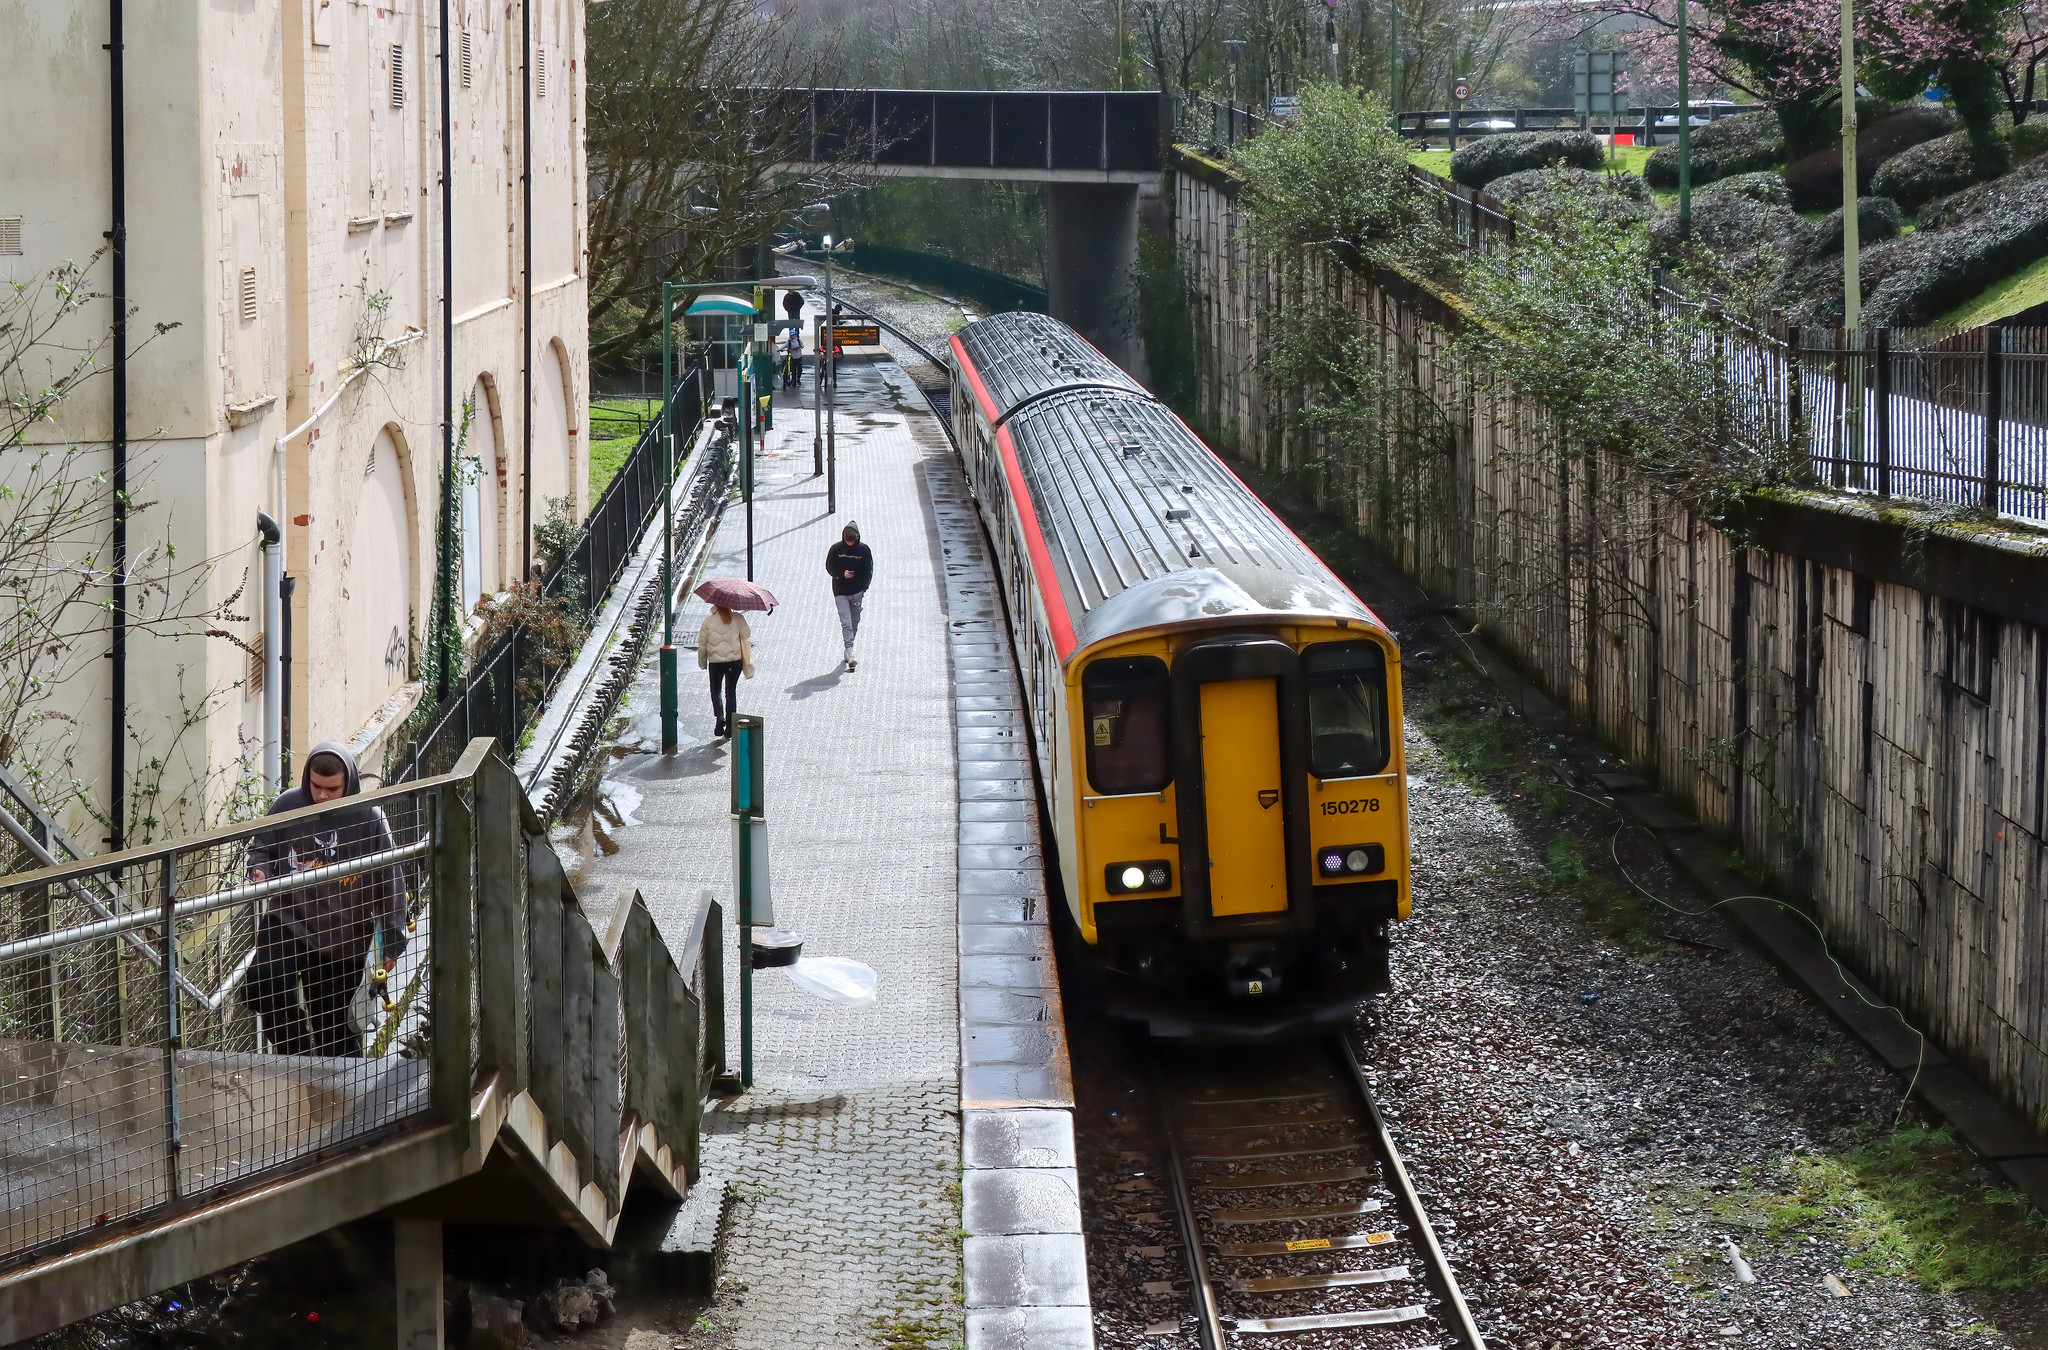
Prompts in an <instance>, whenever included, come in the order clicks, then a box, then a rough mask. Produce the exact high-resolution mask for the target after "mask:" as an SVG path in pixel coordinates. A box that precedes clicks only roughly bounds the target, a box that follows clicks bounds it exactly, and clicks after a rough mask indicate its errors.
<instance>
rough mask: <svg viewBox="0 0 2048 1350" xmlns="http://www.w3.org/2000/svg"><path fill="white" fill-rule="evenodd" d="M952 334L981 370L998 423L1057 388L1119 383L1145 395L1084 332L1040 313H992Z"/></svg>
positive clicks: (1109, 386)
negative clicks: (1081, 333) (1076, 330)
mask: <svg viewBox="0 0 2048 1350" xmlns="http://www.w3.org/2000/svg"><path fill="white" fill-rule="evenodd" d="M956 336H957V337H958V338H959V340H960V345H961V346H962V347H963V348H964V349H965V350H966V352H967V357H968V359H969V360H970V361H972V362H973V363H974V368H975V370H977V371H978V372H980V374H981V380H982V387H983V388H984V389H985V390H986V391H987V393H988V396H989V399H990V401H991V402H993V403H994V404H995V411H994V412H993V413H991V414H990V417H991V420H993V421H994V422H995V423H996V424H997V425H998V426H1000V425H1001V424H1002V423H1003V422H1004V420H1005V419H1007V418H1008V417H1009V416H1010V415H1011V414H1012V413H1014V412H1016V411H1017V410H1018V409H1019V408H1021V407H1023V406H1024V405H1026V404H1028V403H1030V402H1031V401H1032V400H1033V399H1036V398H1042V397H1044V396H1045V395H1046V394H1049V393H1052V392H1054V391H1057V390H1061V389H1084V388H1085V389H1121V390H1124V391H1125V392H1127V393H1132V394H1137V395H1139V396H1140V397H1150V395H1148V394H1147V393H1146V392H1145V386H1144V385H1142V384H1139V383H1138V382H1137V381H1136V380H1134V379H1132V378H1131V377H1130V376H1129V375H1127V374H1125V373H1124V371H1123V370H1122V368H1121V367H1119V366H1118V365H1117V364H1116V363H1115V362H1114V361H1111V360H1110V359H1109V358H1108V357H1106V356H1104V355H1103V354H1102V353H1101V352H1099V351H1097V350H1095V348H1094V347H1093V346H1091V345H1090V344H1089V342H1088V340H1087V339H1086V338H1083V337H1082V336H1081V335H1080V334H1079V333H1076V332H1075V331H1074V330H1073V329H1071V328H1069V327H1067V326H1066V325H1065V324H1063V323H1061V322H1060V321H1059V320H1058V319H1054V318H1049V317H1047V316H1046V315H1044V314H1034V313H1030V312H1028V311H1023V310H1018V311H1013V312H1010V313H1005V314H994V315H991V316H989V317H988V318H986V319H981V320H977V321H976V322H974V323H971V324H969V325H967V326H966V327H965V328H962V329H961V330H960V331H959V333H958V334H957V335H956Z"/></svg>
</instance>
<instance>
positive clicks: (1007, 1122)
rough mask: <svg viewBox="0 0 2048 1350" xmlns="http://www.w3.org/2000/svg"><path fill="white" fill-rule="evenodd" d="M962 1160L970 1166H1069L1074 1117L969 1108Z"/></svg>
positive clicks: (964, 1126) (1071, 1153) (1055, 1112)
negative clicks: (972, 1109) (973, 1109)
mask: <svg viewBox="0 0 2048 1350" xmlns="http://www.w3.org/2000/svg"><path fill="white" fill-rule="evenodd" d="M961 1161H963V1162H964V1163H965V1164H966V1165H967V1166H968V1167H969V1168H975V1167H1066V1168H1071V1167H1073V1166H1074V1165H1075V1154H1074V1117H1073V1115H1072V1113H1071V1112H1067V1111H970V1112H968V1113H967V1118H966V1121H965V1122H964V1125H963V1136H962V1144H961Z"/></svg>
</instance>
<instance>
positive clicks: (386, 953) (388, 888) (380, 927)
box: [248, 741, 411, 1056]
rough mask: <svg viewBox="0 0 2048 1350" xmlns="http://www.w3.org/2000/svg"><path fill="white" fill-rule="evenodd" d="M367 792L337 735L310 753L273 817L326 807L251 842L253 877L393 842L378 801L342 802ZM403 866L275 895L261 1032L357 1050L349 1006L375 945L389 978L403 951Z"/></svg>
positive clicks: (256, 990) (260, 930)
mask: <svg viewBox="0 0 2048 1350" xmlns="http://www.w3.org/2000/svg"><path fill="white" fill-rule="evenodd" d="M361 791H362V779H361V777H360V776H359V775H358V774H357V772H356V760H355V756H354V755H352V754H350V753H349V749H348V747H347V746H345V745H343V744H341V743H340V742H339V741H322V742H320V743H319V744H318V745H316V746H314V747H313V752H312V753H311V754H309V755H307V756H306V765H305V769H304V770H303V772H302V774H301V776H300V779H299V785H298V786H297V787H295V788H292V789H290V790H288V791H286V792H282V793H279V794H278V797H277V800H276V801H274V802H272V803H271V804H270V810H269V812H268V814H269V815H273V816H275V815H282V814H284V813H285V812H288V811H296V810H298V809H300V808H301V807H307V806H327V807H328V808H329V809H328V810H325V811H322V812H320V813H319V814H317V815H309V816H306V817H304V818H302V819H299V820H295V821H287V822H284V823H282V824H279V825H278V826H276V827H275V828H274V829H271V830H267V831H265V832H264V833H262V834H259V835H257V836H256V837H255V838H254V839H253V840H251V841H250V844H249V863H248V869H249V879H250V880H251V881H273V880H277V879H280V878H283V877H288V876H291V875H293V874H295V873H299V872H308V871H312V870H313V869H315V868H329V867H333V866H335V865H336V864H340V863H348V862H351V861H354V860H356V859H360V858H366V857H369V856H371V855H373V854H377V853H383V852H388V851H389V850H391V849H394V848H396V847H397V844H396V843H395V842H394V841H393V839H392V835H391V822H390V821H389V820H388V819H386V817H385V815H384V812H383V810H382V809H381V808H380V807H376V806H368V805H359V806H353V807H350V806H340V807H336V806H334V805H333V803H335V802H338V801H340V800H342V799H343V798H347V797H353V796H355V795H357V794H358V793H360V792H361ZM406 891H407V887H406V873H405V869H404V867H403V866H401V865H399V864H395V863H385V864H382V865H379V866H374V867H366V868H363V869H362V870H360V871H354V872H340V873H336V874H330V875H328V876H325V877H323V878H321V879H320V880H318V881H315V882H312V883H310V884H308V885H305V886H301V887H298V888H295V889H292V890H288V891H284V892H281V893H279V894H276V895H272V896H270V897H269V898H268V900H267V901H266V902H265V905H264V910H263V915H262V917H261V918H260V919H258V920H257V924H256V959H255V961H254V963H253V964H251V966H250V968H249V984H248V989H249V1002H250V1005H251V1006H252V1007H253V1008H254V1009H255V1010H256V1012H257V1013H258V1015H260V1016H261V1017H262V1019H263V1036H264V1039H265V1040H266V1041H268V1042H269V1043H270V1047H271V1049H272V1051H273V1052H275V1053H277V1054H284V1055H340V1056H356V1055H361V1054H362V1052H363V1046H362V1037H361V1035H360V1034H359V1033H358V1032H357V1031H356V1029H355V1028H353V1027H351V1026H350V1025H349V1004H350V1002H351V1001H352V1000H353V999H354V998H355V994H356V989H357V988H358V987H359V986H360V985H361V984H362V982H363V975H364V970H363V966H364V960H365V958H366V957H369V956H371V955H372V954H373V953H372V944H373V943H374V944H375V952H374V958H375V966H376V969H377V971H378V973H379V975H380V976H382V975H388V974H390V972H391V968H392V967H393V966H394V965H396V964H397V963H398V958H399V956H400V955H401V954H403V953H404V951H405V944H406V930H407V928H408V926H409V925H410V922H411V915H410V914H409V913H408V908H407V901H406Z"/></svg>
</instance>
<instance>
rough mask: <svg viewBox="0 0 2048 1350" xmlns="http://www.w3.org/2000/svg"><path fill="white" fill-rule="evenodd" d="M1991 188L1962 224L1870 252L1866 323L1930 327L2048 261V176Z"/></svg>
mask: <svg viewBox="0 0 2048 1350" xmlns="http://www.w3.org/2000/svg"><path fill="white" fill-rule="evenodd" d="M2015 179H2016V180H2017V181H2015ZM1986 187H1987V188H1990V189H1995V191H1993V192H1991V193H1988V194H1987V195H1986V197H1985V198H1984V199H1982V201H1981V202H1980V203H1979V206H1980V207H1981V209H1979V210H1976V211H1975V212H1973V213H1972V214H1970V215H1968V216H1965V217H1963V218H1961V219H1960V220H1959V221H1958V223H1956V224H1954V225H1951V226H1948V227H1947V228H1943V229H1922V230H1920V231H1918V232H1917V233H1914V234H1909V235H1906V236H1904V237H1902V238H1899V239H1894V240H1891V241H1890V242H1888V243H1884V244H1879V245H1878V246H1877V247H1875V248H1873V249H1871V250H1870V252H1869V254H1867V255H1866V258H1867V265H1866V267H1865V269H1864V277H1865V292H1866V294H1867V295H1868V299H1867V300H1866V301H1865V303H1864V319H1865V322H1867V323H1872V324H1896V325H1900V326H1905V327H1912V326H1915V325H1919V324H1924V323H1929V322H1931V321H1932V320H1933V319H1934V318H1936V317H1937V316H1938V315H1941V314H1944V313H1946V312H1947V311H1948V310H1950V309H1953V308H1954V307H1955V306H1956V304H1957V303H1958V302H1960V301H1963V300H1967V299H1969V298H1970V297H1971V296H1973V295H1975V294H1977V292H1979V291H1981V290H1983V289H1984V288H1985V287H1986V286H1989V285H1990V284H1991V283H1992V282H1994V281H1998V280H2001V279H2002V278H2004V277H2008V276H2011V275H2012V274H2013V273H2014V272H2017V271H2019V270H2020V269H2021V268H2023V267H2025V266H2027V265H2028V264H2029V263H2032V262H2035V261H2037V260H2039V259H2041V258H2044V257H2048V173H2032V174H2026V175H2024V176H2019V175H2011V176H2008V178H2007V179H2004V180H2001V181H2000V182H1998V183H1992V184H1986Z"/></svg>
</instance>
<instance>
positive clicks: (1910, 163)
mask: <svg viewBox="0 0 2048 1350" xmlns="http://www.w3.org/2000/svg"><path fill="white" fill-rule="evenodd" d="M1983 176H1984V174H1983V170H1981V169H1980V168H1979V167H1978V165H1977V157H1976V155H1975V154H1974V153H1972V151H1971V149H1970V135H1969V133H1968V132H1966V131H1956V132H1951V133H1950V134H1948V135H1946V136H1937V137H1936V138H1935V139H1933V140H1931V141H1923V142H1921V143H1920V144H1919V145H1916V146H1914V147H1913V148H1912V149H1910V150H1906V151H1903V152H1902V153H1900V154H1897V155H1894V156H1893V157H1892V158H1890V159H1888V160H1886V161H1885V164H1884V167H1883V168H1881V169H1879V170H1878V171H1877V175H1876V176H1875V177H1874V178H1872V179H1871V181H1870V189H1871V191H1873V192H1875V193H1876V194H1877V195H1879V196H1880V197H1890V198H1891V199H1892V200H1893V201H1895V202H1897V203H1898V204H1899V206H1900V207H1901V208H1902V209H1904V210H1906V211H1908V212H1917V211H1918V210H1919V209H1920V208H1921V207H1923V206H1925V205H1927V203H1929V202H1931V201H1933V200H1934V199H1935V198H1936V197H1944V196H1947V195H1948V194H1949V193H1951V192H1956V191H1959V190H1960V189H1962V188H1966V187H1968V186H1969V185H1970V184H1972V183H1975V182H1977V181H1978V180H1979V179H1981V178H1983Z"/></svg>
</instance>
